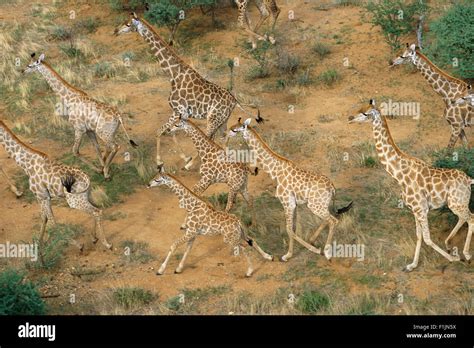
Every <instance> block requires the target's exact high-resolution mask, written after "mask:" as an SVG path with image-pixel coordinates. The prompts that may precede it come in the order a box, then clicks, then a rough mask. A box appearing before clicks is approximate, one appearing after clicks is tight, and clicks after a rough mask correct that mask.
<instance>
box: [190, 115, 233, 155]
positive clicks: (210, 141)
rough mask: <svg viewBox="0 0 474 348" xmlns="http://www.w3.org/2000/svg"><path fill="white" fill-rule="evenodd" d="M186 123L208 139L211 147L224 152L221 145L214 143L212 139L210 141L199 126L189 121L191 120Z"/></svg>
mask: <svg viewBox="0 0 474 348" xmlns="http://www.w3.org/2000/svg"><path fill="white" fill-rule="evenodd" d="M186 122H187V123H188V124H190V125H191V127H193V128H194V129H196V131H197V132H199V134H201V135H202V136H204V138H205V139H206V141H207V143H208V144H211V145H213V146H215V147H216V148H218V149H219V150H224V149H223V148H222V147H221V146H220V145H219V144H217V143H216V142H214V141H212V140H211V139H209V138H208V137H207V136H206V134H205V133H204V132H203V131H202V129H201V128H199V127H198V126H197V124H195V123H194V122H192V121H191V120H189V119H188V120H186Z"/></svg>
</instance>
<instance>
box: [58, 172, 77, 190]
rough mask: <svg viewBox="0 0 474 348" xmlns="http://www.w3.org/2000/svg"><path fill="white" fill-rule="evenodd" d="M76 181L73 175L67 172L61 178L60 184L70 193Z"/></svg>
mask: <svg viewBox="0 0 474 348" xmlns="http://www.w3.org/2000/svg"><path fill="white" fill-rule="evenodd" d="M75 183H76V178H75V177H74V175H71V174H67V175H66V176H65V177H64V178H61V184H62V185H63V186H64V187H65V188H66V191H67V192H68V193H71V191H72V186H73V185H74V184H75Z"/></svg>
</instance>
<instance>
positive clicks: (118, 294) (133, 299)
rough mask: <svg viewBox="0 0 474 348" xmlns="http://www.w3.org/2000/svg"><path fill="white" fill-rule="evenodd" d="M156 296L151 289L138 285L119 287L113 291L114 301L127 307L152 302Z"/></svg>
mask: <svg viewBox="0 0 474 348" xmlns="http://www.w3.org/2000/svg"><path fill="white" fill-rule="evenodd" d="M155 297H156V296H155V295H154V294H153V293H152V292H151V291H149V290H145V289H142V288H136V287H124V288H118V289H116V290H115V291H114V293H113V298H114V301H115V302H116V303H117V304H119V305H120V306H122V307H125V308H127V309H130V308H134V307H138V306H143V305H147V304H150V303H151V302H153V300H154V299H155Z"/></svg>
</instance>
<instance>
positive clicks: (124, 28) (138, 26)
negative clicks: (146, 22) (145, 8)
mask: <svg viewBox="0 0 474 348" xmlns="http://www.w3.org/2000/svg"><path fill="white" fill-rule="evenodd" d="M142 28H143V23H142V22H141V21H140V18H138V16H137V14H136V13H135V12H132V13H131V14H130V20H129V21H128V22H126V23H125V24H123V25H121V26H120V27H118V28H116V29H115V30H114V34H115V35H121V34H126V33H131V32H135V31H137V32H140V31H141V30H142Z"/></svg>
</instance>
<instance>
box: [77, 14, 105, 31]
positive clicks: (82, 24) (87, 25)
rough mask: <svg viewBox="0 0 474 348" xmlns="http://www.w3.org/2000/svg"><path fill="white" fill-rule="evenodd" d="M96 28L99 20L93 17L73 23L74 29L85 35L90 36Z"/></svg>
mask: <svg viewBox="0 0 474 348" xmlns="http://www.w3.org/2000/svg"><path fill="white" fill-rule="evenodd" d="M98 26H99V20H98V19H97V18H95V17H88V18H86V19H80V20H78V21H77V22H76V23H74V29H76V30H77V31H79V32H81V33H85V34H91V33H93V32H95V31H96V30H97V27H98Z"/></svg>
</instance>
